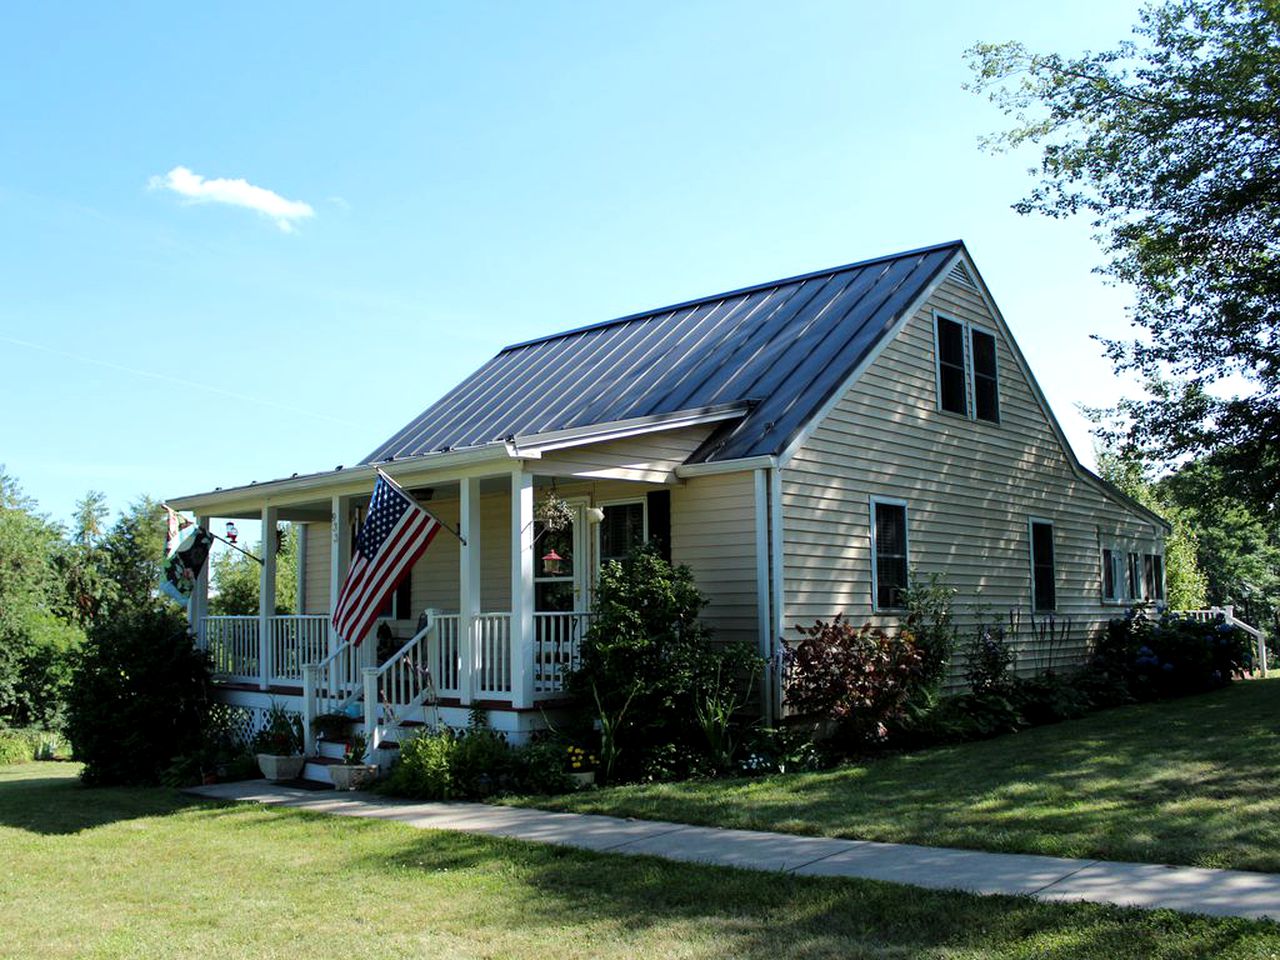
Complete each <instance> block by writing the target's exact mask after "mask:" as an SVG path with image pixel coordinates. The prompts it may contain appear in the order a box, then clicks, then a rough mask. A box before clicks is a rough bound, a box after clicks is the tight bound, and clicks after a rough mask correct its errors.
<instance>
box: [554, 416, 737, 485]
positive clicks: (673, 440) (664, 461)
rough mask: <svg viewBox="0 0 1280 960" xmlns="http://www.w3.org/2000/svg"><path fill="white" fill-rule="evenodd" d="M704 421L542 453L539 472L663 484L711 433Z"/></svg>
mask: <svg viewBox="0 0 1280 960" xmlns="http://www.w3.org/2000/svg"><path fill="white" fill-rule="evenodd" d="M713 429H714V426H713V425H711V424H705V425H702V426H697V427H684V428H682V429H679V430H663V431H659V432H656V433H648V434H644V435H643V436H639V437H628V438H627V439H625V440H611V441H609V442H607V443H595V444H591V445H589V446H582V447H572V448H570V449H568V450H555V451H552V452H551V453H546V454H543V456H542V459H541V460H539V461H538V463H537V466H536V468H535V470H536V472H537V473H540V474H544V475H545V474H554V475H557V476H575V477H594V478H600V479H613V480H636V481H643V482H647V483H663V482H665V481H667V480H669V479H671V475H672V472H673V471H674V470H675V468H676V467H678V466H680V464H682V463H684V462H685V461H686V460H687V459H689V455H690V454H691V453H693V452H694V451H695V450H697V449H698V447H700V446H701V445H702V443H703V441H704V440H706V439H707V437H709V436H710V435H711V431H712V430H713Z"/></svg>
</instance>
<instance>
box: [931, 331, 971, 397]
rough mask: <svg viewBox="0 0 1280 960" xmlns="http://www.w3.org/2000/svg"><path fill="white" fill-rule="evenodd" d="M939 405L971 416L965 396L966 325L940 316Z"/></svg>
mask: <svg viewBox="0 0 1280 960" xmlns="http://www.w3.org/2000/svg"><path fill="white" fill-rule="evenodd" d="M937 320H938V405H939V406H940V407H941V408H942V409H943V410H946V411H947V412H948V413H958V414H961V415H962V416H966V417H967V416H968V415H969V403H968V400H967V399H966V396H965V395H966V394H967V392H968V391H967V389H966V388H965V361H964V327H962V326H961V325H960V324H958V323H956V322H955V321H954V320H948V319H947V318H946V317H938V318H937Z"/></svg>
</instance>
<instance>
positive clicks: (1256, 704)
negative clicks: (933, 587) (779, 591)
mask: <svg viewBox="0 0 1280 960" xmlns="http://www.w3.org/2000/svg"><path fill="white" fill-rule="evenodd" d="M1277 713H1280V682H1249V683H1241V684H1237V685H1235V686H1234V687H1232V688H1229V689H1227V690H1223V691H1219V692H1217V693H1213V694H1208V695H1205V696H1200V697H1191V698H1187V699H1184V700H1178V701H1170V702H1165V703H1157V704H1148V705H1142V706H1135V707H1125V708H1120V709H1115V710H1109V711H1104V712H1101V713H1097V714H1094V715H1092V716H1090V717H1087V718H1084V719H1082V720H1078V721H1072V722H1067V723H1061V724H1056V725H1053V726H1047V727H1040V728H1037V729H1034V730H1029V731H1026V732H1023V733H1019V734H1013V735H1009V736H1004V737H999V738H996V739H992V740H987V741H982V742H976V743H968V744H963V745H959V746H948V747H941V748H936V749H932V750H926V751H922V752H920V753H916V754H908V755H902V756H893V757H886V758H883V759H880V760H875V761H871V762H867V763H864V764H860V765H857V766H852V767H845V768H841V769H837V770H832V771H826V772H821V773H809V774H790V775H781V776H774V777H769V778H762V779H754V780H736V781H718V782H705V783H685V784H667V785H657V786H645V787H623V788H618V789H616V790H606V791H601V792H599V793H596V794H585V795H576V796H573V797H569V798H561V799H556V800H552V801H549V802H548V803H546V804H545V805H547V806H550V807H552V808H554V809H567V810H579V811H581V812H594V813H613V814H619V815H627V816H638V817H650V818H655V819H664V820H677V821H682V822H690V823H703V824H717V825H722V826H732V827H740V828H747V829H774V830H783V831H792V832H796V833H813V834H825V835H830V836H840V837H849V838H856V839H867V840H883V841H898V842H915V843H923V844H928V845H941V846H957V847H968V848H975V849H987V850H998V851H1007V852H1028V853H1044V854H1052V855H1056V856H1067V857H1097V858H1102V859H1119V860H1140V861H1148V862H1173V863H1186V864H1192V865H1198V866H1230V867H1236V868H1240V869H1254V870H1269V871H1278V870H1280V798H1277V796H1276V794H1275V792H1274V789H1273V784H1274V782H1275V780H1276V777H1277V773H1278V772H1280V731H1278V730H1277V727H1276V724H1275V722H1274V720H1273V717H1274V716H1276V714H1277ZM521 802H522V803H526V804H527V805H530V806H540V805H544V804H541V803H539V801H538V800H537V799H536V798H529V799H527V800H522V801H521Z"/></svg>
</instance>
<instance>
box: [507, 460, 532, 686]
mask: <svg viewBox="0 0 1280 960" xmlns="http://www.w3.org/2000/svg"><path fill="white" fill-rule="evenodd" d="M511 705H512V706H513V707H515V708H516V709H520V708H524V707H531V706H533V474H531V473H525V472H524V469H523V468H521V467H517V468H516V469H515V470H513V471H512V472H511Z"/></svg>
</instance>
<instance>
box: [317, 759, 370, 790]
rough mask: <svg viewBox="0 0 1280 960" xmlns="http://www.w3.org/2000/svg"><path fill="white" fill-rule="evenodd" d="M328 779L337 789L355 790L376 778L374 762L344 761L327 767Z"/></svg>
mask: <svg viewBox="0 0 1280 960" xmlns="http://www.w3.org/2000/svg"><path fill="white" fill-rule="evenodd" d="M329 779H330V780H332V781H333V785H334V787H335V788H337V789H338V790H356V789H358V788H360V787H363V786H365V785H366V784H369V783H373V781H375V780H377V779H378V765H377V764H376V763H354V764H352V763H344V764H333V765H332V766H330V767H329Z"/></svg>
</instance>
